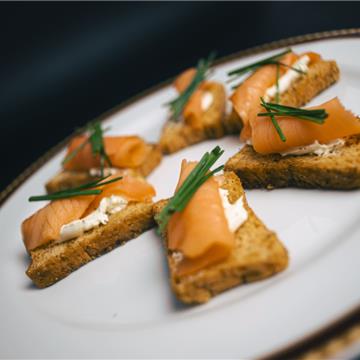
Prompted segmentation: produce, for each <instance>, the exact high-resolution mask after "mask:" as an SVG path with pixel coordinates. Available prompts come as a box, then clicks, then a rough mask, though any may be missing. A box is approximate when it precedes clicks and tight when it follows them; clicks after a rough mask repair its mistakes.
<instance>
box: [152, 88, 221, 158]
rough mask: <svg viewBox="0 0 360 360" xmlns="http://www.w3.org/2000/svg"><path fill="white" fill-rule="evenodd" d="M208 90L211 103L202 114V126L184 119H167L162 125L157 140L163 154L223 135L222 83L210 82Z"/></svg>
mask: <svg viewBox="0 0 360 360" xmlns="http://www.w3.org/2000/svg"><path fill="white" fill-rule="evenodd" d="M209 90H210V91H211V92H212V95H213V103H212V104H211V105H210V107H209V109H208V110H207V111H205V112H204V114H203V117H202V119H201V122H202V124H203V128H201V129H195V128H193V127H191V126H190V125H187V124H185V122H184V121H179V122H173V121H168V122H167V123H166V124H165V125H164V127H163V130H162V134H161V137H160V140H159V145H160V148H161V150H162V152H163V153H164V154H171V153H174V152H176V151H179V150H181V149H183V148H185V147H188V146H190V145H192V144H196V143H199V142H201V141H204V140H207V139H216V138H220V137H222V136H224V134H225V130H224V123H223V119H224V115H225V101H226V94H225V89H224V86H223V85H221V84H219V83H215V82H214V83H211V88H210V89H209Z"/></svg>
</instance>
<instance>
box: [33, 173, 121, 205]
mask: <svg viewBox="0 0 360 360" xmlns="http://www.w3.org/2000/svg"><path fill="white" fill-rule="evenodd" d="M109 176H110V175H109ZM109 176H105V177H101V178H99V179H98V180H96V181H92V182H89V183H86V184H83V185H81V186H78V187H76V188H73V189H67V190H61V191H57V192H55V193H52V194H48V195H37V196H31V197H29V199H28V200H29V201H45V200H59V199H67V198H71V197H75V196H84V195H98V194H101V193H102V190H101V189H96V188H98V187H100V186H104V185H108V184H111V183H113V182H115V181H119V180H121V179H122V176H118V177H116V178H114V179H111V180H108V181H104V180H106V179H107V178H109Z"/></svg>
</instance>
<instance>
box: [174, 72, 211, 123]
mask: <svg viewBox="0 0 360 360" xmlns="http://www.w3.org/2000/svg"><path fill="white" fill-rule="evenodd" d="M195 74H196V69H195V68H190V69H188V70H185V71H184V72H183V73H181V74H180V75H179V76H178V77H177V78H176V79H175V81H174V83H173V86H174V87H175V88H176V90H177V91H178V92H179V93H182V92H184V91H185V90H186V89H187V87H188V86H189V85H190V83H191V81H192V80H193V78H194V76H195ZM212 87H213V82H210V81H203V82H202V83H201V84H200V85H199V86H198V88H197V89H196V90H195V91H194V93H193V94H192V95H191V97H190V99H189V100H188V102H187V103H186V105H185V106H184V109H183V114H182V115H183V117H184V122H185V123H186V124H188V125H190V126H191V127H192V128H194V129H202V128H203V123H202V116H203V114H204V112H205V111H206V110H203V108H202V99H203V96H204V95H205V94H206V92H210V93H211V91H212Z"/></svg>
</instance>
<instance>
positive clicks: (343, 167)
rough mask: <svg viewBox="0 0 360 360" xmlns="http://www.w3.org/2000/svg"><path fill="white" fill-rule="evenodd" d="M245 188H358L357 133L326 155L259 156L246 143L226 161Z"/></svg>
mask: <svg viewBox="0 0 360 360" xmlns="http://www.w3.org/2000/svg"><path fill="white" fill-rule="evenodd" d="M225 170H226V171H233V172H235V173H236V174H237V175H238V176H239V177H240V178H241V181H242V183H243V185H244V187H245V188H247V189H254V188H268V189H272V188H284V187H300V188H308V189H311V188H313V189H314V188H315V189H333V190H351V189H357V188H360V135H354V136H350V137H348V138H346V142H345V145H344V146H343V147H341V148H339V149H338V150H336V152H334V153H333V154H331V155H329V156H326V157H325V156H317V155H311V154H307V155H300V156H294V155H287V156H281V155H280V154H270V155H261V154H258V153H257V152H255V151H254V149H253V147H252V146H249V145H245V146H244V147H243V148H242V149H241V150H240V151H239V152H238V153H237V154H235V155H234V156H232V157H231V158H230V159H229V160H228V161H227V162H226V164H225Z"/></svg>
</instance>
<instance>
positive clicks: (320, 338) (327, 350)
mask: <svg viewBox="0 0 360 360" xmlns="http://www.w3.org/2000/svg"><path fill="white" fill-rule="evenodd" d="M358 36H360V28H349V29H339V30H330V31H322V32H316V33H311V34H305V35H299V36H293V37H289V38H285V39H281V40H276V41H272V42H269V43H265V44H262V45H258V46H254V47H251V48H248V49H245V50H242V51H239V52H236V53H233V54H231V55H229V56H225V57H222V58H220V59H218V60H217V61H216V62H215V64H216V65H219V64H224V63H226V62H229V61H232V60H235V59H240V58H243V57H246V56H249V55H255V54H258V53H261V52H264V51H269V50H275V49H277V48H281V47H286V46H293V45H298V44H302V43H306V42H312V41H316V40H327V39H336V38H349V37H358ZM170 82H171V79H168V80H166V81H164V82H162V83H160V84H158V85H155V86H153V87H151V88H149V89H147V90H145V91H143V92H141V93H139V94H138V95H135V96H134V97H132V98H130V99H128V100H126V101H124V102H122V103H121V104H119V105H117V106H115V107H113V108H112V109H110V110H108V111H106V112H105V113H103V114H102V115H101V116H100V117H99V120H101V121H102V120H104V119H106V118H107V117H109V116H110V115H111V114H114V113H116V112H118V111H121V110H123V109H125V108H126V107H128V106H130V105H132V104H134V103H135V102H137V101H139V100H141V99H143V98H145V97H146V96H148V95H150V94H152V93H154V92H156V91H158V90H160V89H162V88H164V87H165V86H167V85H169V84H170ZM74 135H75V132H73V133H72V134H71V135H69V136H68V137H66V138H65V139H64V140H62V141H61V142H59V143H58V144H57V145H55V146H54V147H52V148H51V149H50V150H49V151H47V152H46V153H45V154H44V155H42V156H41V157H40V158H38V159H37V160H36V161H35V162H33V163H32V164H31V165H30V166H28V167H27V168H26V169H25V170H24V171H23V172H22V173H20V175H18V176H17V177H16V178H15V179H14V180H13V181H12V182H11V183H10V184H9V185H8V186H7V187H6V188H5V189H4V190H2V191H1V192H0V207H2V206H3V205H4V204H5V202H6V201H7V200H8V199H9V197H10V196H11V195H12V194H13V193H14V192H15V191H16V190H17V189H18V188H19V187H20V186H21V185H22V184H23V183H24V182H25V181H26V180H27V179H28V178H30V176H31V175H33V174H34V173H35V172H36V171H37V170H39V169H40V168H41V166H43V165H44V164H45V163H46V162H48V161H49V160H50V159H51V158H53V157H54V156H55V155H56V154H57V153H58V152H59V151H61V150H62V148H63V147H64V146H65V145H66V143H67V142H68V141H69V140H70V139H71V138H72V137H73V136H74ZM359 322H360V304H359V305H358V306H356V307H355V308H354V309H352V310H351V311H349V312H348V313H346V314H344V315H342V316H340V317H339V318H338V319H336V320H335V321H332V322H331V323H329V324H327V325H324V326H323V327H322V328H320V329H318V330H317V331H315V332H313V333H311V334H309V335H306V336H304V337H303V338H300V339H298V340H296V341H295V342H293V343H291V344H289V345H287V346H285V347H283V348H280V349H278V350H275V351H274V352H271V353H269V354H266V355H265V356H263V357H261V359H263V360H265V359H266V360H270V359H284V358H290V357H291V358H294V357H299V356H301V357H304V355H305V354H307V353H308V354H309V355H310V353H311V354H312V353H313V352H314V348H315V351H316V354H323V355H326V356H331V355H333V354H334V350H336V352H338V351H340V350H341V349H343V348H344V347H346V346H347V345H349V344H350V343H351V342H353V341H354V339H353V338H351V337H350V335H349V334H351V333H352V330H354V329H356V330H357V329H358V328H359ZM358 333H359V332H358ZM359 337H360V334H359ZM356 339H357V337H356ZM334 340H336V341H337V342H338V343H337V346H333V348H334V349H333V348H331V344H332V343H333V342H334Z"/></svg>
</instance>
